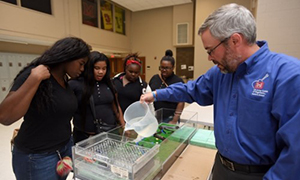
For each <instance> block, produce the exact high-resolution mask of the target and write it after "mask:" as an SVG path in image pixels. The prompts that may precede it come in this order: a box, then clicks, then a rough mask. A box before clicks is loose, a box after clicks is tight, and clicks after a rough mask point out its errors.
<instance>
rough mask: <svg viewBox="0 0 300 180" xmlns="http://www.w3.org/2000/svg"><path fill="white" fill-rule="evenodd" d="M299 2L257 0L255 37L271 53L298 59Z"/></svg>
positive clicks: (299, 41)
mask: <svg viewBox="0 0 300 180" xmlns="http://www.w3.org/2000/svg"><path fill="white" fill-rule="evenodd" d="M299 12H300V1H299V0H275V1H274V0H258V6H257V35H258V39H260V40H267V41H268V44H269V48H270V49H271V50H272V51H275V52H279V53H285V54H288V55H290V56H294V57H297V58H298V59H300V50H299V47H300V36H299V32H300V20H299V18H300V14H299Z"/></svg>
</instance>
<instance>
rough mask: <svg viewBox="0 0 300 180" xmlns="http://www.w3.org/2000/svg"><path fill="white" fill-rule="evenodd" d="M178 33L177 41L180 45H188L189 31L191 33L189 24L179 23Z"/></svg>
mask: <svg viewBox="0 0 300 180" xmlns="http://www.w3.org/2000/svg"><path fill="white" fill-rule="evenodd" d="M176 29H177V31H176V32H177V33H176V37H177V38H176V39H177V41H176V42H177V44H178V45H183V44H188V31H189V23H179V24H177V27H176Z"/></svg>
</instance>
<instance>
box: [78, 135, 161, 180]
mask: <svg viewBox="0 0 300 180" xmlns="http://www.w3.org/2000/svg"><path fill="white" fill-rule="evenodd" d="M158 150H159V146H158V145H156V146H154V147H152V148H151V149H150V148H146V147H142V146H137V145H135V144H132V143H129V142H123V141H122V137H121V136H118V135H115V134H110V133H106V132H105V133H101V134H98V135H96V136H94V137H91V138H88V139H86V140H84V141H81V142H79V143H77V144H76V145H75V146H73V162H74V173H75V177H77V178H80V179H81V180H85V179H86V180H87V179H88V180H98V179H131V180H135V179H145V178H146V177H147V176H149V174H150V173H152V172H154V171H157V170H158V169H160V167H161V164H159V162H158V160H155V159H154V158H153V157H154V156H155V155H156V154H157V153H158Z"/></svg>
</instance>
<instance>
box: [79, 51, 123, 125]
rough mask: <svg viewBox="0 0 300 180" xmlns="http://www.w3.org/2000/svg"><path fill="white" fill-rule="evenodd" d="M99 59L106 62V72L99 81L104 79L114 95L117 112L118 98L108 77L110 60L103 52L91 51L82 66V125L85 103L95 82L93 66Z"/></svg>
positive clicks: (84, 115)
mask: <svg viewBox="0 0 300 180" xmlns="http://www.w3.org/2000/svg"><path fill="white" fill-rule="evenodd" d="M99 61H105V63H106V74H105V75H104V77H103V79H102V80H101V81H104V82H105V83H106V84H107V86H108V87H109V89H110V90H111V92H112V94H113V96H114V103H115V105H116V107H117V112H119V110H118V106H119V103H118V100H117V97H116V92H117V91H116V89H115V87H114V86H113V84H112V81H111V78H110V62H109V59H108V58H107V56H106V55H105V54H103V53H100V52H97V51H93V52H91V54H90V59H89V61H88V62H87V63H86V64H85V68H84V73H83V76H84V92H83V95H82V103H81V107H80V108H81V118H82V122H83V125H84V124H85V119H86V118H85V117H86V105H87V104H88V103H89V102H90V101H89V100H90V97H91V96H92V95H93V93H94V86H95V83H96V80H95V77H94V66H95V64H96V63H97V62H99Z"/></svg>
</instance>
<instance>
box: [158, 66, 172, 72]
mask: <svg viewBox="0 0 300 180" xmlns="http://www.w3.org/2000/svg"><path fill="white" fill-rule="evenodd" d="M172 68H173V67H163V66H159V70H165V71H167V70H171V69H172Z"/></svg>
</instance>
